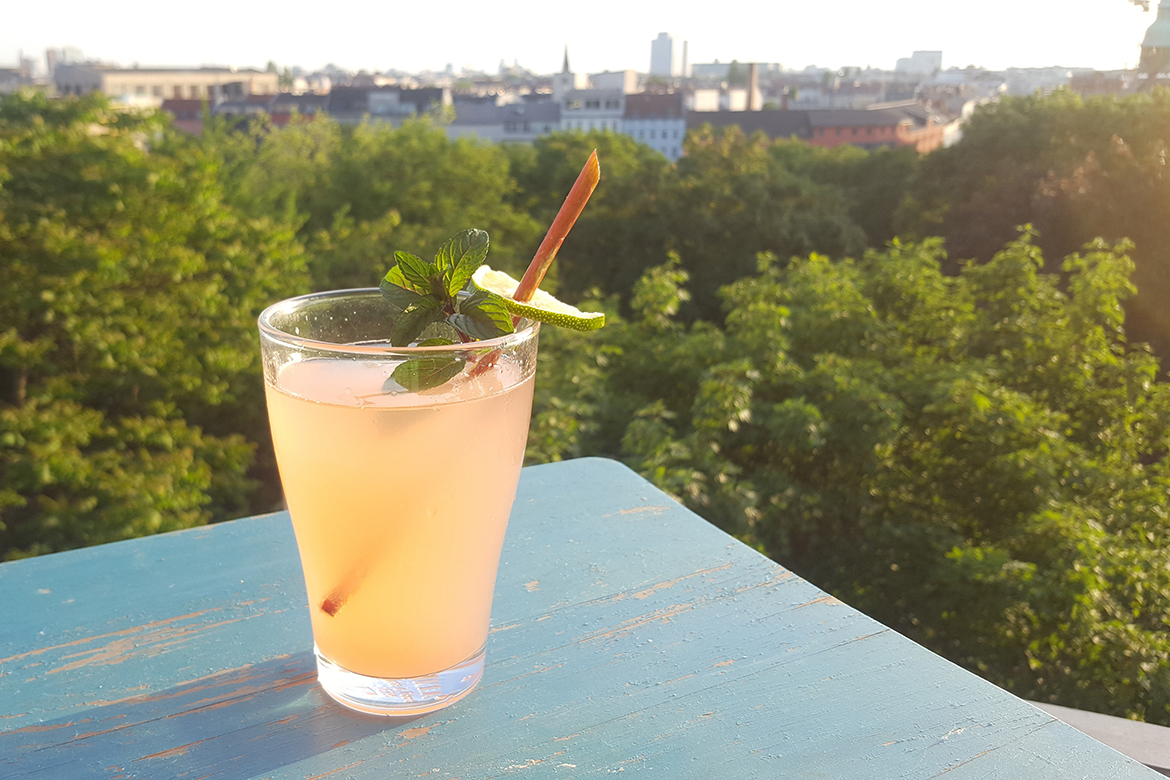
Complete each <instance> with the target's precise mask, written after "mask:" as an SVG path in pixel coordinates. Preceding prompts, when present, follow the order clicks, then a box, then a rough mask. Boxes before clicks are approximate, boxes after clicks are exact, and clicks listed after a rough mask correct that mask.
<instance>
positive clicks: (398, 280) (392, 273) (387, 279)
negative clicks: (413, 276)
mask: <svg viewBox="0 0 1170 780" xmlns="http://www.w3.org/2000/svg"><path fill="white" fill-rule="evenodd" d="M382 282H383V283H384V284H385V283H390V284H393V285H397V286H398V287H402V288H405V289H407V290H414V291H415V292H417V293H420V294H424V293H426V292H427V289H428V288H427V287H421V288H417V289H416V288H415V286H414V285H413V284H411V283H410V282H408V281H407V280H406V276H405V275H404V274H403V273H402V269H401V268H399V267H398V266H394V267H393V268H391V269H390V270H389V271H387V272H386V276H384V277H383V278H382Z"/></svg>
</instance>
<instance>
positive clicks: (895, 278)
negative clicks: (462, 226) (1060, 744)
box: [531, 233, 1170, 724]
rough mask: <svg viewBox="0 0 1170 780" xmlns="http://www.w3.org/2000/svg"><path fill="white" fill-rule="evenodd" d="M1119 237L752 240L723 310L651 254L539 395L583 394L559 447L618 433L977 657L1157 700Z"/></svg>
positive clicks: (890, 610)
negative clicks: (960, 257)
mask: <svg viewBox="0 0 1170 780" xmlns="http://www.w3.org/2000/svg"><path fill="white" fill-rule="evenodd" d="M1128 249H1129V247H1128V246H1127V245H1125V244H1119V245H1116V246H1109V245H1106V244H1104V243H1100V242H1098V243H1094V244H1091V245H1090V246H1088V247H1087V248H1086V249H1085V251H1084V252H1083V253H1074V254H1072V255H1070V256H1069V257H1068V258H1066V259H1065V261H1064V263H1063V264H1062V275H1063V277H1062V278H1058V277H1057V276H1055V275H1053V274H1045V273H1043V272H1042V268H1043V265H1044V261H1043V255H1042V253H1041V251H1040V250H1039V249H1038V248H1037V246H1036V245H1035V243H1034V236H1033V235H1032V234H1029V233H1025V234H1024V235H1023V236H1021V237H1019V238H1017V239H1016V240H1014V241H1013V242H1011V243H1010V244H1009V245H1008V246H1007V247H1006V248H1004V249H1002V250H1001V251H1000V252H998V253H997V254H996V255H995V256H994V258H993V259H992V260H991V261H990V262H988V263H986V264H982V265H975V264H971V265H968V266H965V267H964V268H963V269H962V271H961V273H960V274H959V275H957V276H947V275H944V273H943V270H942V269H943V267H944V266H945V265H946V263H947V258H946V254H945V252H944V251H943V249H942V245H941V243H940V242H939V241H937V240H932V241H928V242H924V243H921V244H913V245H907V244H901V243H895V244H893V245H892V246H891V247H890V248H888V249H887V250H885V251H882V252H870V253H868V254H867V255H866V256H865V257H864V258H863V259H862V260H860V261H856V262H854V261H842V262H831V261H829V260H828V259H827V258H825V257H824V256H819V255H812V256H809V257H807V258H804V259H800V260H794V261H792V262H791V263H787V264H780V263H778V262H777V261H776V259H775V258H774V257H772V256H769V255H762V256H761V259H760V265H759V268H758V271H757V273H755V274H752V275H750V276H746V277H744V278H742V279H740V280H738V281H736V282H734V283H732V284H730V285H728V286H726V287H725V288H724V289H723V292H722V297H723V300H724V304H725V306H726V318H725V323H724V327H722V328H716V327H715V326H713V325H711V324H708V323H705V322H701V321H700V322H697V323H694V324H693V325H691V326H689V327H687V326H684V325H683V324H681V323H680V321H679V319H678V316H677V312H678V310H679V308H680V306H681V305H682V304H683V303H684V302H685V299H686V295H685V289H684V288H683V287H682V284H683V282H684V281H685V280H686V274H685V272H684V271H683V270H682V269H681V268H680V265H679V263H678V261H677V260H671V261H670V262H669V263H668V264H666V265H665V266H661V267H659V268H656V269H652V270H651V271H650V272H649V273H648V274H647V275H646V276H644V277H643V279H642V280H641V281H640V282H639V283H638V286H637V289H636V291H635V293H634V296H633V307H632V308H633V311H634V313H633V315H632V316H631V317H630V318H629V319H628V320H625V321H622V322H619V323H617V324H615V325H612V326H607V327H606V328H605V329H603V330H602V331H600V332H599V333H598V334H596V335H595V336H594V338H596V339H597V340H599V341H600V344H599V345H597V346H598V347H600V348H599V349H595V350H593V351H586V350H584V349H583V348H582V349H580V350H574V349H573V348H572V346H571V345H569V344H567V343H560V344H558V345H557V348H556V350H555V351H554V352H553V353H552V358H553V361H561V362H563V363H564V364H565V365H566V366H571V368H570V369H569V370H567V371H566V372H565V375H566V376H567V377H570V378H571V379H570V381H566V382H561V383H559V384H556V383H554V384H553V385H552V386H551V387H548V388H545V389H543V390H542V389H540V388H538V391H537V392H538V401H537V403H538V408H539V409H541V410H555V409H564V408H573V405H574V404H578V406H577V407H576V408H577V411H578V413H579V414H580V415H583V416H582V417H578V418H577V427H576V429H575V433H574V436H573V437H572V438H571V439H566V440H564V441H561V442H559V444H560V445H562V446H563V449H562V450H561V451H560V454H561V455H570V454H578V453H580V454H605V455H610V456H615V457H620V458H622V459H623V460H625V461H626V462H627V463H629V464H630V465H631V466H632V467H634V468H635V469H637V470H638V471H639V472H640V473H642V474H643V475H645V476H647V477H648V478H650V479H652V480H653V481H654V482H656V483H657V484H658V485H659V486H661V487H663V488H664V489H665V490H667V491H669V492H671V493H672V494H674V495H675V496H677V497H678V498H680V499H681V500H683V501H684V502H685V503H686V504H687V505H688V506H690V507H692V508H693V509H695V510H696V511H697V512H699V513H700V514H702V515H703V516H705V517H707V518H708V519H709V520H711V521H713V522H715V523H717V524H718V525H720V526H722V527H723V528H725V529H727V530H729V531H731V532H733V533H735V534H737V535H739V536H740V537H741V538H743V539H744V540H745V541H747V542H748V543H749V544H752V545H753V546H756V547H757V548H759V549H761V550H762V551H764V552H766V553H767V554H768V555H770V556H771V557H773V558H775V559H776V560H778V561H780V562H781V563H783V564H785V565H787V566H789V567H790V568H792V569H794V570H795V571H797V572H798V573H800V574H802V575H804V576H805V577H807V578H808V579H810V580H811V581H813V582H816V583H817V584H818V585H821V586H822V587H826V588H828V589H829V590H831V591H832V592H834V593H836V594H837V595H839V596H840V597H841V598H843V599H845V600H846V601H848V602H850V603H852V604H854V605H855V606H857V607H859V608H860V609H862V610H863V611H866V612H867V613H869V614H871V615H873V616H875V617H876V618H878V619H879V620H882V621H883V622H885V623H887V624H888V625H891V626H893V627H894V628H896V629H898V630H899V631H901V632H903V633H905V634H907V635H908V636H911V637H912V638H914V639H916V640H917V641H920V642H922V643H923V644H925V645H927V646H928V647H931V648H932V649H934V650H935V651H937V652H940V653H942V654H943V655H946V656H947V657H949V658H951V659H953V660H955V661H956V662H958V663H961V664H963V665H964V666H966V667H967V668H969V669H971V670H973V671H976V672H977V673H979V674H981V675H982V676H984V677H986V678H988V679H990V680H992V681H993V682H995V683H997V684H999V685H1002V686H1004V687H1007V688H1008V689H1010V690H1012V691H1014V692H1016V693H1018V694H1020V695H1023V696H1026V697H1029V698H1033V699H1037V700H1042V701H1056V702H1059V703H1061V704H1065V705H1068V706H1073V707H1080V708H1084V709H1089V710H1096V711H1102V712H1111V713H1113V714H1117V715H1122V716H1128V717H1137V718H1144V719H1146V720H1148V721H1151V722H1156V723H1168V724H1170V630H1168V628H1167V626H1168V625H1170V566H1168V565H1167V563H1168V562H1170V559H1168V558H1167V552H1166V551H1167V549H1170V546H1168V545H1170V506H1168V499H1167V496H1168V492H1170V455H1168V448H1170V387H1168V386H1167V385H1164V384H1159V383H1157V382H1155V381H1154V380H1155V375H1156V373H1157V363H1156V361H1155V360H1154V358H1152V357H1151V355H1150V354H1149V353H1148V351H1146V350H1144V349H1143V348H1139V347H1132V346H1130V345H1128V344H1127V342H1126V334H1125V330H1124V314H1123V309H1122V301H1123V300H1124V299H1125V298H1126V297H1127V296H1129V295H1130V294H1131V293H1132V291H1133V287H1132V284H1131V282H1130V281H1129V278H1130V274H1131V272H1132V267H1133V266H1132V263H1131V261H1130V260H1129V258H1128V256H1127V251H1128ZM1062 282H1063V283H1062ZM566 351H567V352H569V355H568V356H566V355H565V354H564V353H565V352H566ZM546 357H548V356H547V355H546V356H544V357H542V360H544V359H545V358H546ZM544 370H546V371H549V372H550V373H552V374H557V373H558V372H557V366H556V364H555V363H554V364H553V365H552V366H551V367H550V366H545V369H544ZM550 394H551V396H552V397H550ZM534 434H536V437H535V438H534V440H533V443H534V445H535V446H534V448H533V451H532V453H531V454H533V455H535V456H539V457H543V458H547V457H549V456H550V453H552V454H555V452H554V451H555V449H556V448H555V446H553V447H551V448H550V446H549V442H550V438H549V437H548V436H547V434H546V433H544V429H543V428H542V427H540V426H537V427H535V428H534ZM555 444H556V442H554V445H555Z"/></svg>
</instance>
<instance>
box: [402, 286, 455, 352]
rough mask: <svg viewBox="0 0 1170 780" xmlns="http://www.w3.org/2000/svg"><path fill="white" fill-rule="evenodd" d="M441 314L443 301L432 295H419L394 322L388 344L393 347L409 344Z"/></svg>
mask: <svg viewBox="0 0 1170 780" xmlns="http://www.w3.org/2000/svg"><path fill="white" fill-rule="evenodd" d="M442 316H443V303H442V302H441V301H440V300H439V299H438V298H436V297H435V296H433V295H420V296H419V298H418V300H416V301H415V302H414V303H412V304H410V306H408V307H407V308H406V310H405V311H403V312H402V314H399V315H398V319H397V321H395V323H394V330H392V331H391V332H390V344H391V345H392V346H395V347H405V346H409V345H410V342H412V341H414V340H415V339H417V338H418V337H419V334H421V333H422V332H423V331H424V330H426V328H427V326H428V325H430V324H431V323H432V322H434V321H435V320H437V319H439V318H440V317H442Z"/></svg>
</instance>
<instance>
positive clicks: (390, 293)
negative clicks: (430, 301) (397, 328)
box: [378, 267, 422, 314]
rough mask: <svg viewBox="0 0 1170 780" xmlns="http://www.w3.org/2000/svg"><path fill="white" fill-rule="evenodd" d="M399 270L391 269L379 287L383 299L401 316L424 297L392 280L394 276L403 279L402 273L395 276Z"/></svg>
mask: <svg viewBox="0 0 1170 780" xmlns="http://www.w3.org/2000/svg"><path fill="white" fill-rule="evenodd" d="M397 270H398V268H397V267H394V268H391V269H390V273H388V274H386V278H385V279H383V280H382V284H381V285H379V287H378V289H380V290H381V291H382V297H383V298H385V299H386V301H387V302H389V304H390V305H391V306H392V307H394V309H395V313H396V314H401V313H402V312H404V311H406V309H407V308H409V307H410V305H411V304H412V303H414V302H415V301H417V300H418V299H419V298H420V297H422V296H420V295H419V293H417V292H415V291H414V290H410V289H408V288H406V287H403V286H402V285H401V284H399V283H398V282H397V281H394V279H393V278H391V277H392V276H397V277H398V278H402V274H401V273H398V274H394V272H395V271H397ZM403 282H405V279H403Z"/></svg>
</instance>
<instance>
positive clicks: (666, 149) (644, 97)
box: [621, 92, 687, 162]
mask: <svg viewBox="0 0 1170 780" xmlns="http://www.w3.org/2000/svg"><path fill="white" fill-rule="evenodd" d="M621 131H622V132H623V133H625V134H626V135H628V136H630V137H631V138H633V139H634V140H635V141H637V142H638V143H642V144H646V145H647V146H649V147H650V148H652V149H654V150H655V151H657V152H661V153H662V155H663V156H665V157H666V158H667V159H668V160H670V161H671V162H674V161H675V160H677V159H678V158H680V157H682V153H683V140H684V139H685V138H686V135H687V117H686V109H685V107H684V104H683V95H682V93H681V92H674V93H671V94H667V95H654V94H648V93H645V92H643V93H642V94H639V95H626V111H625V116H624V117H623V118H622V127H621Z"/></svg>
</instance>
